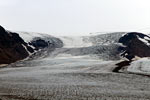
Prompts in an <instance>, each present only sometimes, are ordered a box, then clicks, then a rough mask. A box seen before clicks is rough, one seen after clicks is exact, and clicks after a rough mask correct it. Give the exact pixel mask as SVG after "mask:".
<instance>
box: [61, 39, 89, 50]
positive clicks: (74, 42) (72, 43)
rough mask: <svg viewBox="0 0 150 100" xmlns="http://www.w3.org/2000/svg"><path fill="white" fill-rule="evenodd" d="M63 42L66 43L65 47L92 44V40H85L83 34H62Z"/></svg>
mask: <svg viewBox="0 0 150 100" xmlns="http://www.w3.org/2000/svg"><path fill="white" fill-rule="evenodd" d="M59 38H60V39H61V40H62V41H63V43H64V48H73V47H74V48H78V47H88V46H92V43H91V42H86V41H84V37H82V36H72V37H71V36H68V37H67V36H62V37H59Z"/></svg>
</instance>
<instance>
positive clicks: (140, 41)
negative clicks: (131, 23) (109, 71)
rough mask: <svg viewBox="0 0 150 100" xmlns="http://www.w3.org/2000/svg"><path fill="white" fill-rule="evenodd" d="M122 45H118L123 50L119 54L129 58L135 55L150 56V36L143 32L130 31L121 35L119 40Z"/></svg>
mask: <svg viewBox="0 0 150 100" xmlns="http://www.w3.org/2000/svg"><path fill="white" fill-rule="evenodd" d="M118 42H119V43H122V44H123V45H124V47H120V50H121V51H122V52H123V53H122V54H121V56H123V57H126V58H128V59H129V60H131V59H133V58H134V57H135V56H137V57H150V37H149V36H148V35H145V34H143V33H138V32H131V33H127V34H125V35H124V36H122V37H121V38H120V39H119V41H118Z"/></svg>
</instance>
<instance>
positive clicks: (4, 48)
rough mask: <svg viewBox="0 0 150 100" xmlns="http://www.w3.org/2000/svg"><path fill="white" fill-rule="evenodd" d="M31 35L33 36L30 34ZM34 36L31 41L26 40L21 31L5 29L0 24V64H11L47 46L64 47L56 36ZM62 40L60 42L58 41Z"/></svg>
mask: <svg viewBox="0 0 150 100" xmlns="http://www.w3.org/2000/svg"><path fill="white" fill-rule="evenodd" d="M30 37H31V36H30ZM47 37H48V36H45V37H37V36H35V37H32V38H33V39H31V41H29V42H25V41H24V40H26V39H24V38H22V37H20V36H19V33H16V32H11V31H7V30H5V29H4V28H3V27H2V26H0V64H10V63H13V62H16V61H18V60H22V59H24V58H26V57H28V56H30V55H32V54H34V53H35V52H37V51H38V50H40V49H44V48H47V47H51V48H53V49H54V48H57V47H62V46H63V43H62V42H61V41H60V40H59V39H58V38H54V37H50V36H49V38H48V39H47ZM58 42H60V43H58Z"/></svg>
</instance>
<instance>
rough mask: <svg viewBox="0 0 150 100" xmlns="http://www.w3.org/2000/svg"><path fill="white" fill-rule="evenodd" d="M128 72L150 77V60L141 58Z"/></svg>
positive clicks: (133, 63)
mask: <svg viewBox="0 0 150 100" xmlns="http://www.w3.org/2000/svg"><path fill="white" fill-rule="evenodd" d="M127 71H128V72H132V73H139V74H145V75H150V58H141V59H139V60H137V61H134V62H132V63H131V65H130V66H129V67H128V68H127Z"/></svg>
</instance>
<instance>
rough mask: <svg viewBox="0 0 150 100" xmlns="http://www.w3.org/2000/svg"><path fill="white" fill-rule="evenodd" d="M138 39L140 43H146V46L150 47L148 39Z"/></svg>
mask: <svg viewBox="0 0 150 100" xmlns="http://www.w3.org/2000/svg"><path fill="white" fill-rule="evenodd" d="M137 37H138V39H139V40H140V41H142V42H144V43H145V44H146V45H148V46H149V45H150V43H149V41H148V40H147V39H149V38H148V37H144V39H142V38H140V37H139V36H137ZM145 38H146V39H145Z"/></svg>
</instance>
